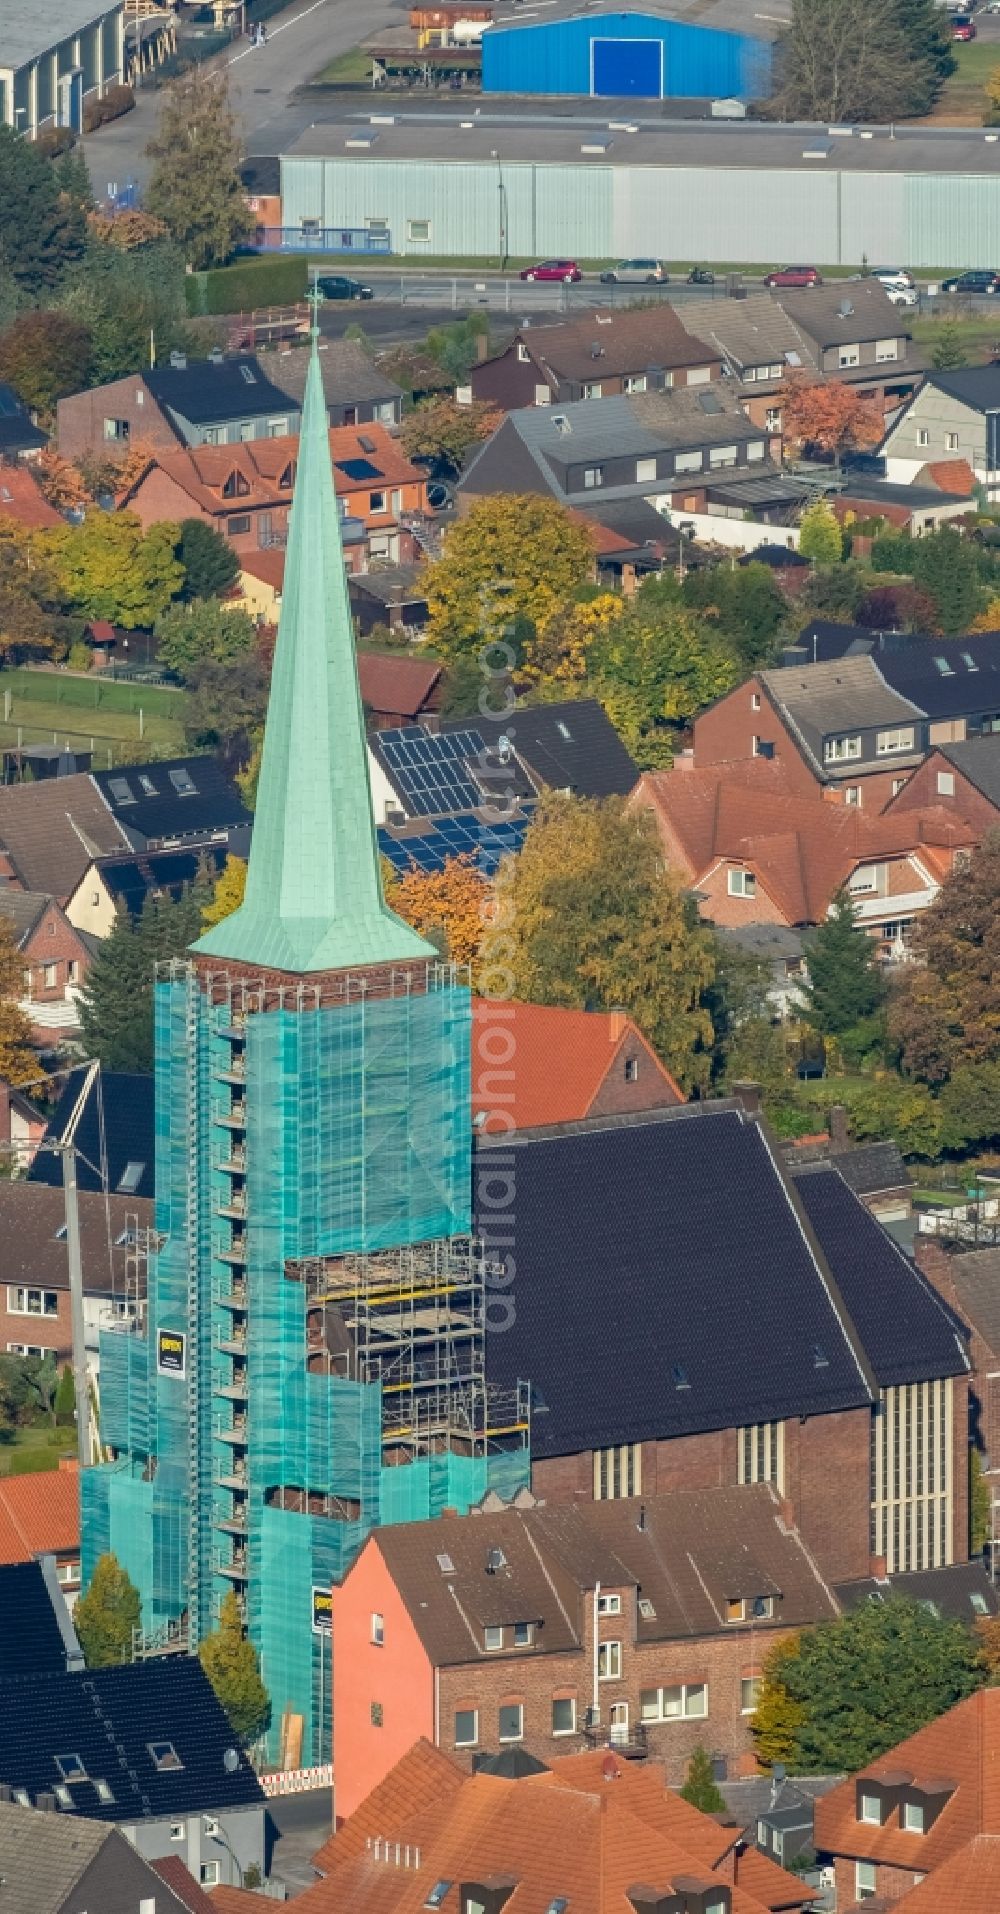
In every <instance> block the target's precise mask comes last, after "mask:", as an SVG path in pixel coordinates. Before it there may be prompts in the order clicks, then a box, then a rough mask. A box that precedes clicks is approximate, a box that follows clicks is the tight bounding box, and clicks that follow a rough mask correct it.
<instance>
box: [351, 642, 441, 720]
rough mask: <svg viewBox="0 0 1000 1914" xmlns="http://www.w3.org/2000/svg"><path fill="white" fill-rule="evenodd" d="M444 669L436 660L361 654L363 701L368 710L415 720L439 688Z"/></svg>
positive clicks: (373, 652) (394, 654) (374, 652)
mask: <svg viewBox="0 0 1000 1914" xmlns="http://www.w3.org/2000/svg"><path fill="white" fill-rule="evenodd" d="M443 668H444V667H443V666H442V665H441V664H439V663H438V662H437V660H436V659H427V658H407V657H406V656H404V655H403V654H402V653H400V652H393V651H359V652H358V677H359V678H360V680H361V697H362V701H363V702H364V703H365V704H366V705H368V707H369V709H370V710H372V711H374V712H376V713H378V712H382V711H391V712H398V713H399V714H400V715H401V716H402V717H405V718H416V717H417V716H418V715H419V713H420V712H421V711H423V710H424V708H425V707H426V705H427V702H428V699H429V698H430V697H431V694H432V692H433V691H434V689H435V687H436V685H437V684H438V682H439V680H440V677H441V673H442V670H443Z"/></svg>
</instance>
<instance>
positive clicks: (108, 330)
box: [60, 239, 193, 385]
mask: <svg viewBox="0 0 1000 1914" xmlns="http://www.w3.org/2000/svg"><path fill="white" fill-rule="evenodd" d="M184 278H185V273H184V258H183V255H182V253H181V252H180V251H179V249H178V248H177V247H176V246H175V245H174V244H173V242H172V240H167V239H164V240H159V241H157V242H156V243H154V244H151V245H148V246H143V247H142V248H141V249H140V250H139V251H137V252H131V253H129V252H119V251H117V249H116V248H115V247H113V246H102V245H99V244H96V243H95V244H92V245H90V246H88V248H87V251H86V254H85V255H84V257H83V259H81V260H80V261H79V263H78V264H77V265H76V266H74V267H73V269H72V271H71V272H70V273H69V274H68V276H67V280H66V284H65V287H64V289H63V291H62V293H61V295H60V304H61V305H62V307H63V308H64V310H65V311H67V312H69V313H71V314H72V315H73V317H74V318H76V319H79V320H80V321H81V322H82V323H83V324H84V325H85V326H86V327H87V330H88V332H89V333H90V337H91V367H90V377H91V380H92V382H93V384H95V385H103V384H105V383H106V382H107V381H108V380H111V379H120V378H123V377H125V376H126V374H129V373H133V372H135V370H136V368H137V367H138V366H143V365H148V364H149V363H150V358H151V356H155V357H157V358H159V359H163V358H165V357H166V355H167V354H168V353H169V352H170V351H172V350H173V349H174V348H175V347H176V348H177V349H178V350H180V351H185V350H189V349H190V348H191V346H192V343H193V340H192V334H191V328H190V327H189V325H188V323H187V316H186V305H185V296H184Z"/></svg>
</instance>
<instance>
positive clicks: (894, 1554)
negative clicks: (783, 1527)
mask: <svg viewBox="0 0 1000 1914" xmlns="http://www.w3.org/2000/svg"><path fill="white" fill-rule="evenodd" d="M498 1152H499V1154H497V1153H498ZM501 1173H502V1174H503V1176H504V1177H505V1178H506V1180H507V1185H508V1187H509V1188H510V1189H511V1191H512V1195H511V1198H510V1200H509V1205H508V1207H509V1210H510V1212H511V1213H510V1214H509V1215H508V1214H506V1213H505V1212H497V1210H496V1208H495V1200H496V1187H497V1182H498V1179H499V1176H500V1174H501ZM480 1189H482V1191H483V1200H482V1201H481V1202H480V1200H479V1191H480ZM720 1189H722V1190H724V1192H725V1200H724V1201H720ZM474 1194H475V1203H476V1209H477V1228H478V1230H479V1233H480V1235H481V1236H482V1238H483V1241H484V1245H485V1252H486V1255H487V1258H491V1257H495V1259H496V1260H497V1261H498V1263H500V1264H501V1266H502V1267H505V1265H504V1264H503V1259H504V1258H505V1257H507V1256H508V1254H512V1255H513V1258H514V1264H515V1279H514V1281H513V1282H512V1283H507V1284H506V1286H505V1287H504V1289H503V1290H502V1291H501V1292H498V1296H497V1298H496V1299H495V1302H494V1304H493V1305H491V1310H490V1312H488V1315H489V1323H488V1331H487V1355H486V1375H487V1380H488V1382H490V1383H492V1384H496V1385H497V1386H498V1387H501V1388H511V1387H513V1386H514V1384H515V1383H516V1382H517V1380H518V1379H519V1378H522V1377H528V1378H530V1380H531V1385H532V1390H533V1404H534V1407H533V1414H532V1488H533V1491H534V1493H535V1494H536V1495H537V1496H539V1497H541V1498H543V1499H544V1500H545V1501H546V1502H549V1503H555V1502H561V1503H589V1502H592V1501H604V1500H615V1499H618V1498H620V1497H624V1498H632V1500H633V1507H637V1502H638V1499H639V1498H641V1497H651V1496H656V1495H662V1494H666V1493H668V1492H670V1491H673V1490H676V1489H682V1488H685V1489H711V1488H716V1487H725V1486H731V1485H736V1484H739V1483H743V1482H757V1481H766V1482H770V1483H771V1484H773V1486H774V1487H775V1488H776V1489H777V1491H778V1493H779V1494H780V1495H781V1496H782V1498H783V1499H784V1501H785V1502H786V1503H787V1505H788V1511H789V1520H790V1521H793V1522H794V1523H795V1525H796V1527H797V1529H798V1531H799V1534H800V1535H801V1536H802V1539H803V1542H804V1544H805V1546H806V1547H807V1548H808V1549H809V1550H810V1551H811V1553H812V1554H813V1555H814V1556H815V1559H816V1561H817V1563H818V1565H819V1568H820V1571H821V1573H822V1574H823V1575H824V1576H825V1577H826V1578H827V1579H828V1580H829V1581H830V1582H839V1581H850V1580H852V1579H856V1578H858V1577H861V1576H865V1575H868V1574H869V1573H872V1572H874V1570H875V1568H876V1567H879V1566H884V1568H885V1569H887V1570H888V1572H889V1573H890V1574H895V1573H897V1572H899V1571H900V1570H904V1569H905V1570H911V1569H921V1568H928V1569H930V1568H937V1567H943V1566H946V1565H948V1564H950V1563H952V1562H963V1561H966V1560H967V1559H968V1486H967V1477H968V1469H967V1453H968V1387H969V1383H968V1376H969V1359H968V1356H967V1353H966V1351H965V1347H964V1342H963V1339H962V1336H961V1333H960V1328H959V1324H958V1322H957V1320H956V1318H955V1317H954V1316H953V1315H952V1313H951V1311H950V1309H949V1308H948V1307H947V1306H946V1305H945V1303H944V1302H943V1301H942V1299H941V1298H940V1297H939V1296H938V1294H937V1292H936V1291H935V1290H934V1288H933V1287H932V1285H931V1284H930V1283H928V1282H927V1280H926V1278H925V1277H923V1276H921V1275H920V1274H919V1272H917V1271H916V1270H915V1269H914V1268H913V1266H912V1265H911V1264H910V1263H909V1261H908V1260H907V1258H906V1257H905V1256H904V1255H903V1253H902V1251H901V1250H900V1249H899V1248H898V1247H897V1246H896V1244H895V1243H894V1242H893V1241H892V1239H891V1238H890V1237H889V1236H888V1235H887V1234H886V1232H885V1231H884V1230H883V1229H882V1227H881V1225H880V1224H879V1223H877V1222H876V1221H875V1219H874V1218H873V1217H872V1216H871V1215H870V1214H869V1213H868V1211H867V1210H866V1209H865V1208H864V1206H863V1204H862V1203H861V1202H860V1201H859V1200H858V1198H857V1197H856V1196H855V1195H854V1193H853V1191H851V1190H850V1189H849V1188H848V1185H847V1183H846V1182H845V1181H844V1179H843V1178H842V1177H841V1176H840V1175H839V1174H838V1172H837V1170H836V1169H835V1168H833V1167H832V1166H827V1165H813V1166H808V1167H805V1168H803V1169H801V1170H799V1171H798V1172H797V1173H795V1174H794V1175H793V1174H792V1173H791V1172H790V1171H789V1169H788V1167H787V1166H786V1165H785V1164H784V1163H783V1162H782V1160H781V1159H780V1156H779V1154H778V1152H777V1149H776V1147H775V1145H774V1143H773V1141H772V1139H771V1137H770V1135H769V1133H768V1131H767V1129H766V1127H765V1126H764V1125H763V1124H762V1123H761V1121H760V1120H759V1119H758V1118H757V1117H755V1116H753V1115H751V1114H750V1113H748V1112H747V1111H746V1110H744V1109H743V1108H741V1107H740V1106H739V1105H738V1104H736V1103H734V1102H728V1101H726V1100H723V1099H720V1100H718V1101H712V1102H708V1103H701V1104H687V1105H682V1106H680V1107H678V1108H675V1109H672V1110H660V1111H656V1112H650V1113H648V1114H635V1115H629V1116H623V1117H617V1118H615V1117H603V1118H592V1119H588V1120H587V1121H585V1122H582V1123H578V1124H574V1125H571V1126H569V1127H568V1128H567V1129H566V1130H564V1131H561V1132H559V1133H557V1134H552V1133H548V1134H545V1135H543V1136H538V1135H533V1134H532V1133H531V1132H528V1131H518V1132H514V1133H513V1134H512V1135H509V1136H503V1137H490V1136H485V1137H480V1138H479V1140H478V1143H477V1148H476V1155H475V1164H474ZM515 1199H516V1200H515ZM494 1245H495V1247H494ZM502 1303H503V1304H504V1305H505V1306H503V1307H501V1304H502ZM730 1305H732V1306H730ZM901 1416H902V1417H909V1418H910V1421H911V1424H912V1422H913V1419H914V1418H915V1419H916V1428H917V1430H918V1432H919V1435H920V1438H921V1440H922V1441H923V1443H924V1444H925V1445H926V1444H928V1443H929V1444H930V1445H931V1447H932V1448H933V1451H934V1460H935V1473H934V1486H933V1488H931V1487H929V1486H928V1479H927V1478H925V1476H924V1474H923V1469H922V1465H921V1469H920V1470H919V1471H918V1469H917V1464H916V1460H915V1450H914V1451H910V1452H907V1454H905V1455H904V1453H903V1452H902V1449H901V1448H900V1447H899V1446H898V1445H897V1440H896V1431H897V1427H898V1424H899V1418H900V1417H901Z"/></svg>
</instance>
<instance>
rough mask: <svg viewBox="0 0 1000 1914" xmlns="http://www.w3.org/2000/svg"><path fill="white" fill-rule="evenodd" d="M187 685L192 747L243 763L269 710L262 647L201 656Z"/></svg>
mask: <svg viewBox="0 0 1000 1914" xmlns="http://www.w3.org/2000/svg"><path fill="white" fill-rule="evenodd" d="M481 682H482V680H480V683H481ZM187 685H188V696H187V701H186V703H185V707H184V734H185V737H186V738H187V741H188V744H189V745H190V746H191V749H192V750H194V751H204V750H212V751H215V750H218V751H221V752H222V753H223V755H224V756H225V758H226V760H227V762H229V763H234V764H246V762H247V760H248V758H249V757H250V756H251V753H252V752H253V749H254V746H255V745H256V744H257V743H258V742H259V740H260V738H261V736H262V734H263V730H264V714H265V712H266V710H267V686H268V671H267V666H266V664H265V662H264V659H263V658H262V656H261V654H260V651H259V650H257V649H255V650H253V651H250V652H245V653H242V654H241V655H239V656H237V657H236V658H234V659H232V660H231V662H230V663H228V664H226V663H222V662H220V661H219V659H217V658H205V659H202V661H201V662H200V664H197V665H192V666H191V668H190V671H189V674H188V678H187Z"/></svg>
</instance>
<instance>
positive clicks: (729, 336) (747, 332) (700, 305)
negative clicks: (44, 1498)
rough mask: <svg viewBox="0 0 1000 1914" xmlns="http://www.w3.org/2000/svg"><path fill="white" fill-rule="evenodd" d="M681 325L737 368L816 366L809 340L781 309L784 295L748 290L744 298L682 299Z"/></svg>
mask: <svg viewBox="0 0 1000 1914" xmlns="http://www.w3.org/2000/svg"><path fill="white" fill-rule="evenodd" d="M684 324H685V325H686V326H687V328H688V330H689V332H693V333H695V334H696V335H697V337H698V338H699V339H704V340H705V341H706V343H707V344H709V345H713V346H715V347H716V348H717V350H718V351H719V352H720V353H721V354H722V356H723V358H727V359H731V360H732V361H733V364H734V365H736V366H738V367H740V368H741V369H742V367H743V366H759V365H772V364H773V365H785V364H786V363H787V364H788V365H791V366H792V367H795V366H796V364H800V365H802V366H804V367H806V368H814V367H815V365H816V355H815V353H814V352H813V350H812V348H811V346H810V344H809V341H808V340H807V339H806V338H804V337H803V335H802V333H801V332H800V331H799V328H798V326H797V325H796V324H795V321H794V319H793V318H791V317H790V316H789V314H788V313H787V312H786V311H785V304H784V298H782V299H781V300H780V301H779V300H777V299H772V297H771V294H770V293H769V292H751V293H748V294H747V297H746V298H745V299H695V300H692V301H691V302H690V303H689V302H688V301H687V300H685V302H684ZM796 355H797V357H796Z"/></svg>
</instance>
